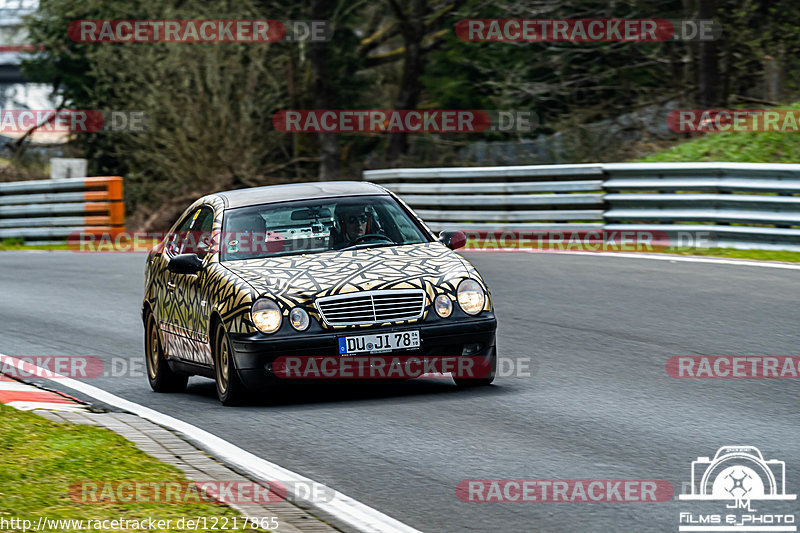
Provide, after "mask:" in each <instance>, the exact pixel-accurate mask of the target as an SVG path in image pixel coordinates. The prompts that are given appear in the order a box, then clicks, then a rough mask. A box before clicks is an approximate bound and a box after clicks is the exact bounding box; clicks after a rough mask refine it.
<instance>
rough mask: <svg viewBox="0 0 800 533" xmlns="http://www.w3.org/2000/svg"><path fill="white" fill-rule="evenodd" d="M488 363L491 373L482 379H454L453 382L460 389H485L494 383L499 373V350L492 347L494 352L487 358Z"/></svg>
mask: <svg viewBox="0 0 800 533" xmlns="http://www.w3.org/2000/svg"><path fill="white" fill-rule="evenodd" d="M486 359H487V363H488V365H489V372H488V374H486V376H485V377H480V378H456V377H454V378H453V381H455V382H456V385H458V386H459V387H484V386H486V385H491V384H492V382H493V381H494V376H495V374H496V373H497V348H496V347H495V346H492V350H491V352H490V353H489V355H488V356H487V357H486Z"/></svg>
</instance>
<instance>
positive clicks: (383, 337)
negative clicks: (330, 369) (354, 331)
mask: <svg viewBox="0 0 800 533" xmlns="http://www.w3.org/2000/svg"><path fill="white" fill-rule="evenodd" d="M413 348H419V331H417V330H414V331H397V332H392V333H381V334H379V335H355V336H353V337H339V354H340V355H352V354H357V353H384V352H391V351H394V350H408V349H413Z"/></svg>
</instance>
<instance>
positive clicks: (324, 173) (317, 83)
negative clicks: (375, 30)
mask: <svg viewBox="0 0 800 533" xmlns="http://www.w3.org/2000/svg"><path fill="white" fill-rule="evenodd" d="M332 3H333V2H332V1H331V0H312V2H311V20H330V15H331V12H332V9H331V8H332ZM309 59H310V61H311V92H312V94H313V105H314V109H333V108H334V100H333V89H332V88H331V75H330V72H329V70H328V43H327V42H312V43H310V46H309ZM317 139H318V142H319V157H320V163H319V176H318V177H319V180H320V181H323V180H328V179H333V178H337V177H338V176H339V139H338V137H337V134H336V133H331V132H320V133H317Z"/></svg>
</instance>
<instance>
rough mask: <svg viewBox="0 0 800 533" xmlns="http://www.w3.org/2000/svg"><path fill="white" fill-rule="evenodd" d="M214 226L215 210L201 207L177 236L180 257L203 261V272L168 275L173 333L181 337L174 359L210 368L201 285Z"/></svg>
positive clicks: (206, 206) (204, 279)
mask: <svg viewBox="0 0 800 533" xmlns="http://www.w3.org/2000/svg"><path fill="white" fill-rule="evenodd" d="M213 222H214V209H213V208H212V207H211V206H208V205H203V206H200V207H199V208H198V209H197V211H196V212H194V213H193V214H192V215H191V223H190V224H189V226H188V229H187V230H186V231H185V232H183V233H182V235H181V236H180V239H181V243H180V248H179V249H178V250H177V251H178V252H179V253H195V254H197V256H198V257H200V259H202V260H203V268H202V269H201V270H200V272H198V273H197V274H175V273H172V272H169V279H168V281H167V287H168V289H169V290H170V291H171V293H172V298H173V299H174V309H175V311H176V312H175V313H174V315H173V317H174V323H173V324H172V326H173V331H174V333H175V334H176V335H178V336H179V337H180V339H179V340H180V344H181V345H180V346H178V347H177V349H176V351H177V352H179V353H175V354H173V355H175V356H177V357H180V358H181V359H185V360H188V361H190V362H193V363H199V364H211V350H210V346H209V345H208V332H207V331H206V324H208V319H209V313H210V307H209V306H208V303H207V302H206V301H205V300H203V293H204V291H203V285H204V284H205V282H206V280H207V277H208V274H207V271H206V267H207V264H208V260H209V258H210V255H211V254H210V253H209V247H208V243H209V242H210V237H211V229H212V226H213Z"/></svg>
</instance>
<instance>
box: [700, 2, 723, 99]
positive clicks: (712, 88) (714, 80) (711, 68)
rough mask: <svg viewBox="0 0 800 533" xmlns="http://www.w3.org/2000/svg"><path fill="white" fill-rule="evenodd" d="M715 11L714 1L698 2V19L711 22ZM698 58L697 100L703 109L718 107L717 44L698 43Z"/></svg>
mask: <svg viewBox="0 0 800 533" xmlns="http://www.w3.org/2000/svg"><path fill="white" fill-rule="evenodd" d="M715 13H716V9H715V6H714V0H700V19H701V20H711V19H713V18H714V14H715ZM699 48H700V54H699V55H700V57H699V61H698V65H697V67H698V68H697V75H698V76H697V92H698V94H697V98H698V101H699V103H700V105H702V106H703V107H706V108H709V107H715V106H717V105H719V63H718V57H717V43H716V42H715V41H702V42H700V47H699Z"/></svg>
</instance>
